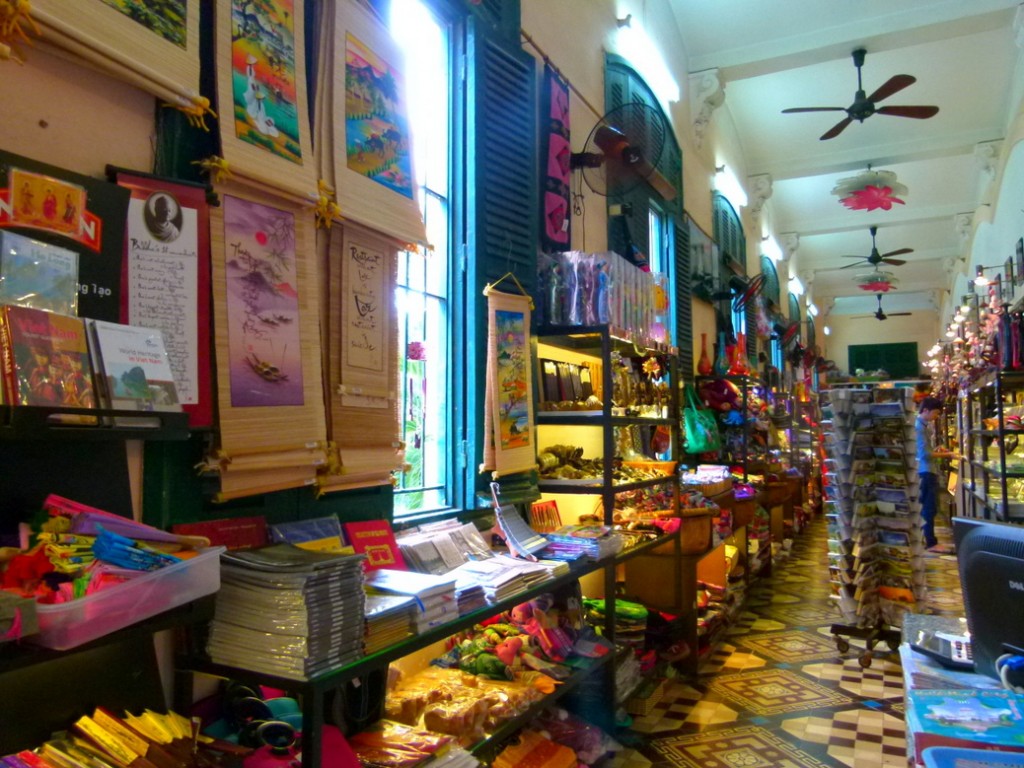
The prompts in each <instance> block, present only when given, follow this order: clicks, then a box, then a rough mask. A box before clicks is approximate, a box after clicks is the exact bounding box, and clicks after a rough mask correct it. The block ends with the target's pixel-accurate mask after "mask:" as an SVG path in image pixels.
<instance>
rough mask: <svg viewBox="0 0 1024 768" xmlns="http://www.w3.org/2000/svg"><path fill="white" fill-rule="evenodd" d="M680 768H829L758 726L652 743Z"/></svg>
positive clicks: (672, 738) (666, 739) (678, 737)
mask: <svg viewBox="0 0 1024 768" xmlns="http://www.w3.org/2000/svg"><path fill="white" fill-rule="evenodd" d="M652 746H653V747H654V749H655V750H656V751H657V752H658V753H660V754H662V755H664V756H665V757H667V758H668V759H669V760H671V762H672V764H673V765H677V766H680V768H827V763H822V762H821V761H820V760H817V759H815V758H814V757H812V756H811V755H810V754H808V753H807V752H804V751H803V750H801V749H798V748H796V747H794V746H792V745H791V744H789V743H788V742H787V741H785V740H783V739H781V738H780V737H778V736H776V735H775V734H773V733H772V732H771V731H769V730H767V729H765V728H760V727H758V726H754V725H748V726H743V727H740V728H731V729H729V730H724V731H717V730H716V731H709V732H705V733H699V734H693V735H689V736H675V737H670V738H663V739H658V740H656V741H654V742H652Z"/></svg>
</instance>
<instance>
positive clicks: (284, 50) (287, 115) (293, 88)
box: [216, 0, 316, 201]
mask: <svg viewBox="0 0 1024 768" xmlns="http://www.w3.org/2000/svg"><path fill="white" fill-rule="evenodd" d="M304 5H305V4H304V3H303V2H301V0H298V1H296V0H264V1H263V2H260V3H253V2H252V1H251V0H221V1H220V2H218V3H217V14H216V15H217V45H216V61H217V103H218V107H219V115H220V120H219V121H218V122H219V124H220V138H221V147H222V152H223V155H224V159H225V160H227V161H228V164H229V166H230V168H231V172H232V174H233V175H235V176H240V177H244V178H245V179H248V180H250V181H256V182H259V184H261V185H265V186H267V187H269V188H271V189H280V190H285V191H287V192H289V193H291V194H293V195H297V196H299V197H300V198H306V197H309V196H312V198H311V201H312V200H315V195H316V170H315V163H314V160H313V154H312V152H311V151H310V140H309V108H308V106H307V102H306V67H305V60H306V59H305V51H304V47H303V37H304V31H305V28H304V26H303V7H304Z"/></svg>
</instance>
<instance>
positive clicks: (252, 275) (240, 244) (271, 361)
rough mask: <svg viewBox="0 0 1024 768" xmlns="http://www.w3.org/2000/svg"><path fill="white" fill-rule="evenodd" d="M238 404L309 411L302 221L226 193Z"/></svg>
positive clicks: (229, 306)
mask: <svg viewBox="0 0 1024 768" xmlns="http://www.w3.org/2000/svg"><path fill="white" fill-rule="evenodd" d="M222 204H223V207H224V240H225V244H226V246H227V262H226V276H225V279H226V288H227V320H228V351H229V355H230V360H231V362H230V366H229V371H230V373H229V375H230V377H231V405H232V407H235V408H246V407H252V406H274V405H302V404H303V381H302V357H301V354H300V342H299V328H298V322H297V321H298V319H299V317H298V316H299V301H298V286H297V285H296V269H295V259H296V254H295V215H294V213H292V212H291V211H285V210H280V209H278V208H272V207H270V206H267V205H262V204H260V203H257V202H254V201H251V200H246V199H243V198H240V197H232V196H231V195H225V196H224V199H223V203H222Z"/></svg>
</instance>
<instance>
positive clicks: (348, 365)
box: [321, 221, 403, 490]
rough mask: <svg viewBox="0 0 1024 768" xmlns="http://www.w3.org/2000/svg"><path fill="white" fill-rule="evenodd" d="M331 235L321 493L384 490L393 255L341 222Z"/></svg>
mask: <svg viewBox="0 0 1024 768" xmlns="http://www.w3.org/2000/svg"><path fill="white" fill-rule="evenodd" d="M341 229H342V228H341V227H340V226H335V227H333V228H332V230H331V252H330V275H329V277H328V279H329V281H330V299H329V318H328V326H327V327H328V329H329V331H328V332H329V343H328V347H329V350H330V353H329V354H330V359H329V360H328V363H327V365H328V391H329V393H330V394H329V400H330V427H331V430H330V432H331V439H332V441H333V442H334V444H335V445H336V446H337V450H338V455H339V466H337V467H335V468H334V469H335V471H334V472H333V473H331V474H327V475H323V476H321V487H322V488H323V489H324V490H342V489H344V488H353V487H360V486H367V485H386V484H389V483H390V482H391V473H392V471H394V470H397V469H400V468H401V465H402V458H403V456H402V451H401V445H400V443H399V440H400V435H399V416H398V393H397V391H396V384H395V383H396V381H397V380H398V352H397V349H396V347H397V345H398V324H397V317H396V312H397V308H396V306H395V302H394V298H393V297H394V293H395V282H396V279H397V264H398V259H397V256H398V247H397V245H396V244H395V243H394V241H392V240H390V239H388V238H386V237H382V236H381V235H379V234H377V233H375V232H372V231H370V230H368V229H366V228H364V227H360V226H359V225H357V224H353V223H352V222H348V221H346V222H345V223H344V231H343V232H342V231H341Z"/></svg>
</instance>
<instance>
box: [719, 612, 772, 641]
mask: <svg viewBox="0 0 1024 768" xmlns="http://www.w3.org/2000/svg"><path fill="white" fill-rule="evenodd" d="M749 615H750V616H754V617H757V614H756V613H751V614H749ZM785 628H786V625H785V624H783V623H782V622H781V621H775V620H773V619H763V618H759V617H757V618H755V619H754V621H742V622H737V623H736V625H735V626H734V627H732V629H730V630H729V631H728V632H727V633H726V634H727V635H729V636H733V635H746V634H749V633H751V632H775V631H778V630H780V629H785Z"/></svg>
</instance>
